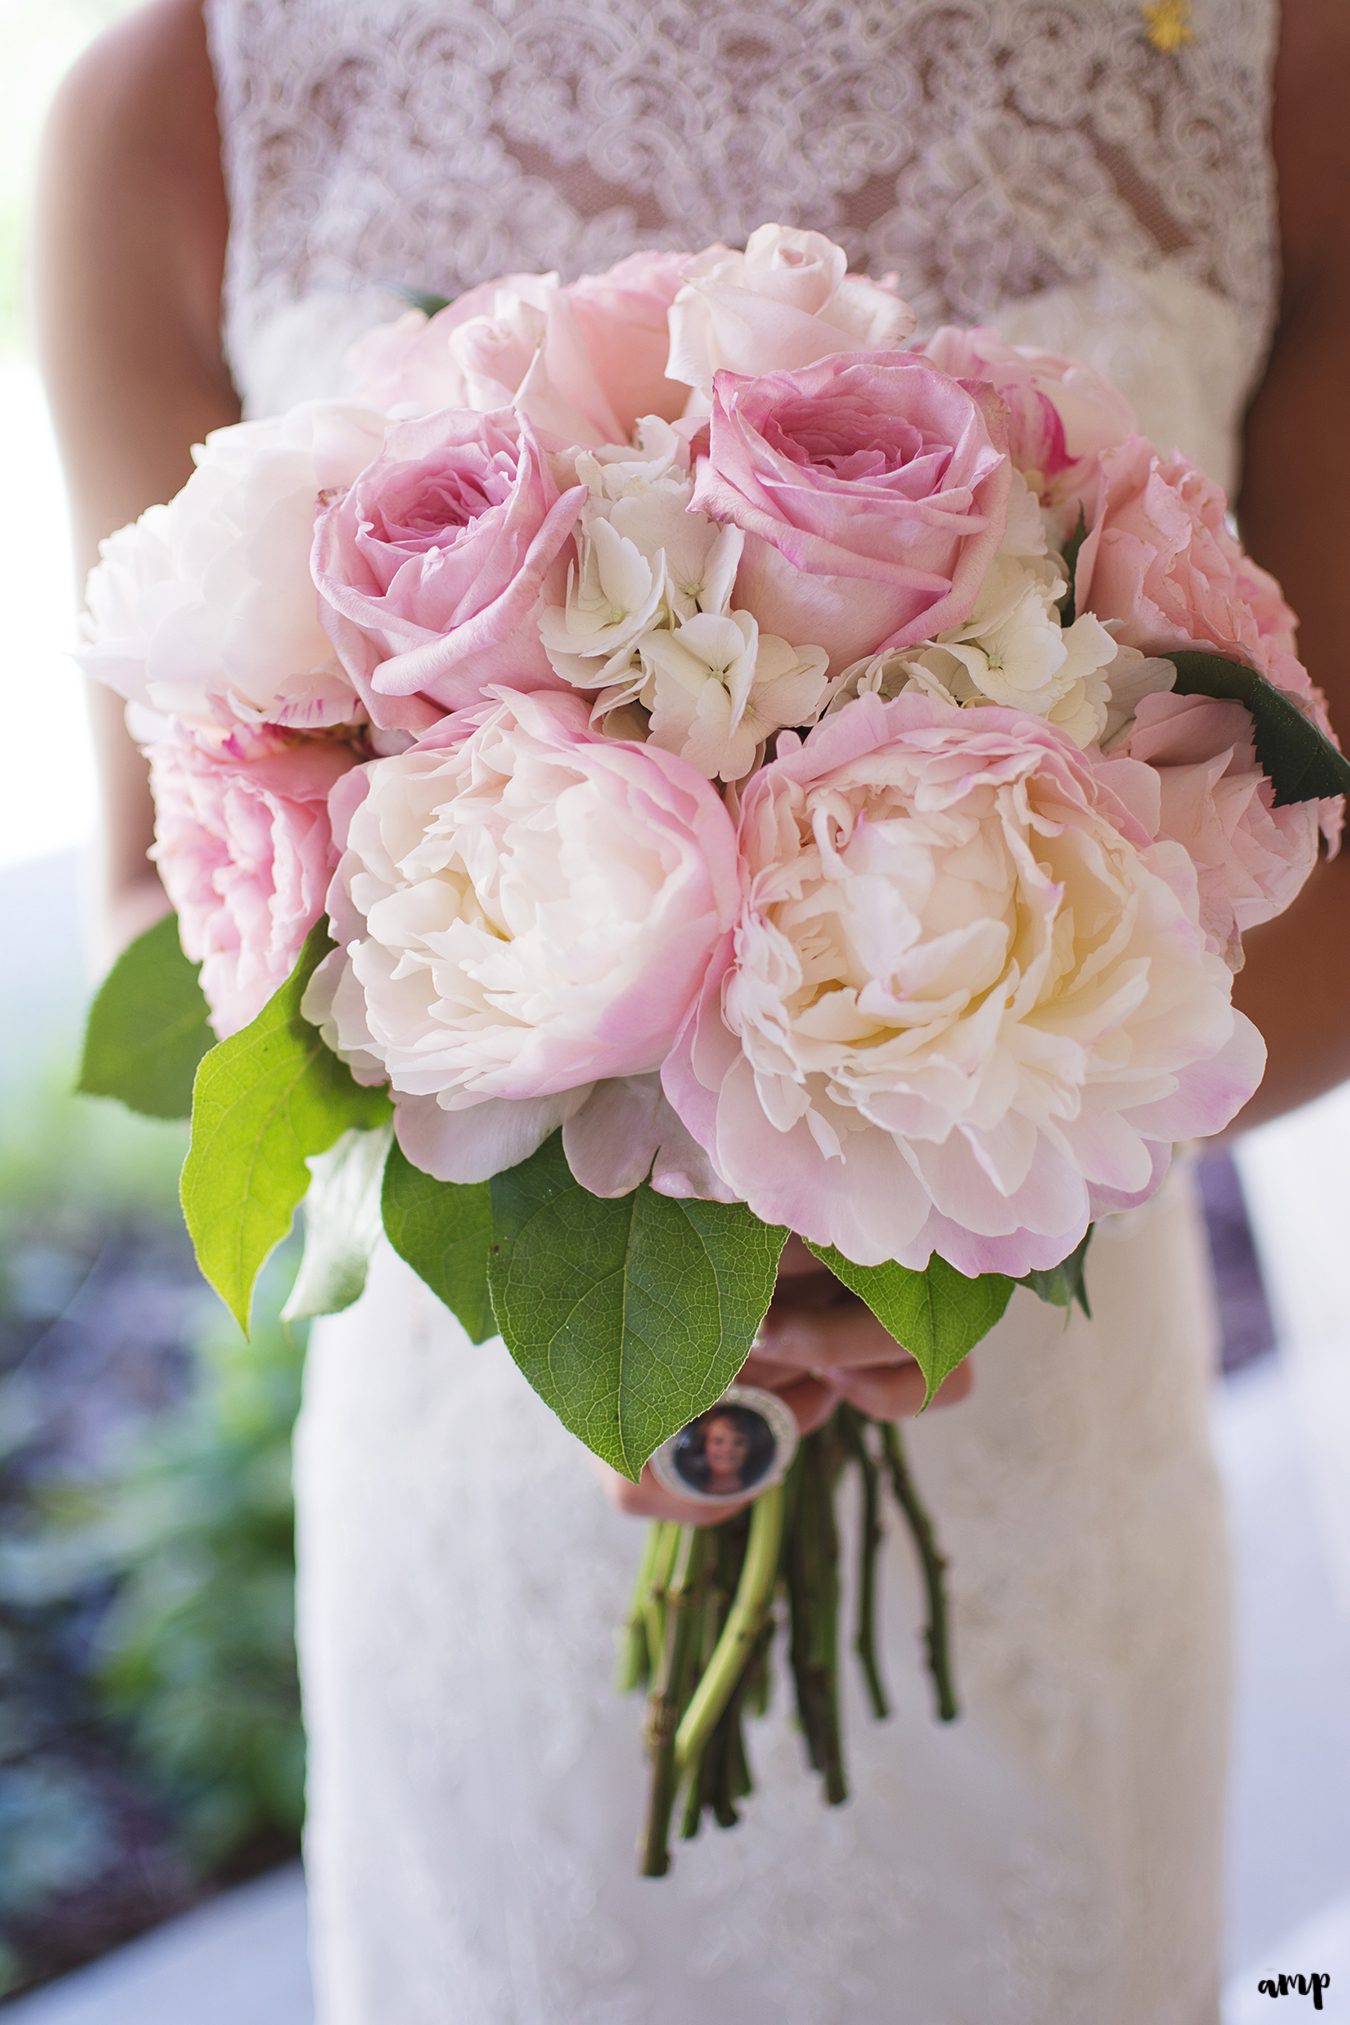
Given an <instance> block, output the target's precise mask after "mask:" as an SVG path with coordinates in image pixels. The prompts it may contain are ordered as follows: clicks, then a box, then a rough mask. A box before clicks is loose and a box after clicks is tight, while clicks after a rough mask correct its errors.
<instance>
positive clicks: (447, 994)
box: [304, 690, 739, 1185]
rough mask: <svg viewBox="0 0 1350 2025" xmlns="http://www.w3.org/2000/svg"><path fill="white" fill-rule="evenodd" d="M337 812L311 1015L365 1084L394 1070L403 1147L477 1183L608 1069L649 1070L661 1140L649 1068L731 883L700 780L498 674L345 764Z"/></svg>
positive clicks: (728, 848) (677, 1016) (729, 902)
mask: <svg viewBox="0 0 1350 2025" xmlns="http://www.w3.org/2000/svg"><path fill="white" fill-rule="evenodd" d="M332 813H333V822H334V832H335V837H336V840H337V844H338V848H339V850H340V852H341V858H340V862H339V865H338V871H337V874H336V877H335V878H334V880H333V883H332V886H331V888H330V890H329V895H328V909H329V914H330V916H331V919H332V924H333V933H334V936H335V938H336V939H337V942H338V945H339V947H338V948H337V949H336V950H334V951H333V953H332V954H331V955H330V956H328V957H327V958H325V960H324V962H323V963H322V964H321V965H320V966H319V968H318V970H317V971H316V972H315V974H314V977H313V979H312V980H311V983H310V986H309V989H308V991H307V993H306V996H305V1002H304V1011H305V1015H306V1017H307V1018H309V1019H311V1020H313V1021H314V1022H315V1024H316V1025H318V1026H320V1027H321V1028H322V1031H323V1035H324V1038H325V1040H326V1041H327V1042H328V1044H329V1046H330V1047H332V1048H334V1049H335V1050H336V1051H337V1052H338V1053H339V1054H341V1055H342V1056H343V1058H344V1059H345V1060H347V1061H348V1062H349V1063H350V1064H351V1066H352V1068H353V1070H354V1072H355V1073H356V1074H357V1075H358V1076H359V1077H360V1078H361V1079H362V1080H364V1081H371V1082H381V1081H385V1080H387V1081H388V1082H389V1084H390V1085H391V1088H392V1091H393V1094H394V1100H395V1106H396V1114H397V1129H398V1135H399V1140H400V1143H401V1144H402V1146H403V1149H404V1151H405V1152H406V1153H407V1155H408V1157H409V1159H411V1160H413V1161H415V1162H416V1163H417V1165H418V1166H420V1167H423V1168H425V1169H426V1171H427V1172H428V1173H431V1174H436V1175H439V1176H440V1177H441V1179H442V1180H447V1181H479V1180H484V1179H486V1178H487V1177H489V1176H490V1175H492V1174H495V1173H497V1172H499V1171H500V1170H501V1169H502V1168H504V1167H510V1166H513V1165H514V1164H515V1163H516V1162H517V1161H520V1160H523V1159H525V1158H526V1157H527V1156H528V1155H529V1154H530V1153H532V1152H533V1151H534V1149H535V1148H536V1147H537V1146H539V1145H540V1144H541V1143H542V1141H543V1140H544V1139H545V1138H547V1136H548V1135H549V1133H550V1132H552V1131H553V1130H554V1129H555V1128H556V1127H557V1126H558V1125H560V1124H563V1123H564V1122H565V1121H569V1120H572V1119H574V1118H575V1117H576V1115H577V1114H578V1113H579V1111H580V1109H581V1107H582V1106H583V1105H584V1104H585V1103H586V1101H587V1099H588V1097H589V1096H590V1094H591V1092H592V1088H593V1086H594V1085H596V1084H600V1083H604V1082H606V1081H608V1080H610V1079H615V1080H619V1081H624V1080H625V1079H638V1082H639V1085H640V1086H641V1087H640V1089H639V1091H638V1092H637V1095H638V1096H640V1095H641V1093H642V1091H643V1090H645V1091H646V1092H647V1096H646V1098H645V1099H644V1100H643V1102H642V1103H640V1104H639V1103H637V1102H636V1097H635V1105H636V1109H637V1110H638V1111H645V1113H646V1114H647V1116H646V1123H645V1125H644V1126H643V1130H644V1131H648V1130H649V1131H653V1132H655V1133H656V1135H657V1137H658V1138H659V1137H660V1133H661V1126H660V1122H659V1120H655V1119H654V1118H653V1117H652V1116H651V1115H650V1114H651V1112H652V1106H653V1103H654V1102H655V1093H654V1091H653V1090H650V1089H648V1086H647V1085H646V1084H645V1083H642V1079H644V1078H648V1077H650V1076H651V1075H652V1074H653V1072H654V1071H656V1070H657V1069H659V1068H660V1066H661V1064H662V1062H663V1061H664V1060H665V1057H666V1055H667V1054H668V1053H669V1051H670V1047H671V1044H672V1042H673V1040H674V1037H675V1034H676V1032H677V1031H678V1029H679V1027H680V1024H681V1022H682V1021H683V1019H684V1017H685V1014H686V1013H687V1011H688V1009H689V1007H690V1004H691V1003H692V1000H693V997H694V995H695V993H696V992H697V991H698V989H699V987H700V985H701V983H702V980H703V977H704V973H705V971H706V969H707V965H708V961H709V959H710V957H711V955H712V953H713V951H714V949H715V948H716V947H717V944H718V941H719V938H720V937H721V936H722V934H723V933H724V932H725V930H726V928H727V926H728V924H729V923H730V921H731V919H732V918H733V916H734V914H735V911H736V907H737V904H738V899H739V877H738V871H737V863H736V837H735V830H734V828H733V826H732V821H731V818H730V816H729V815H728V813H727V811H726V809H725V808H724V807H723V806H722V803H721V801H720V800H719V799H718V797H717V795H716V793H715V792H714V790H713V789H712V788H710V787H709V786H708V784H707V782H706V781H704V780H702V779H700V778H699V776H698V775H697V774H696V773H695V772H694V771H693V770H692V768H690V767H687V766H684V765H682V764H681V762H680V761H679V760H678V759H675V758H673V757H672V756H671V755H670V754H669V753H666V752H662V751H659V750H657V749H656V748H655V747H652V746H641V745H631V744H623V743H620V742H619V741H617V740H613V739H609V738H604V737H598V736H597V735H596V734H595V733H593V732H592V731H591V730H590V728H589V725H588V722H587V709H586V705H585V703H584V701H583V699H582V698H580V697H578V696H569V695H566V694H563V693H538V694H535V695H515V694H511V693H510V692H508V691H505V690H503V691H501V692H499V697H498V700H497V702H496V703H495V704H494V705H491V706H489V707H487V708H484V709H483V710H481V711H479V712H476V713H474V714H473V717H472V718H471V719H469V720H467V721H466V720H465V719H464V718H460V719H458V720H448V721H447V722H446V723H445V724H443V725H440V726H438V727H437V728H436V729H435V730H434V731H432V732H431V733H429V734H428V735H427V737H426V738H424V739H423V740H422V741H420V742H419V744H417V745H416V746H414V747H412V748H411V749H410V750H408V751H407V752H404V753H400V754H397V755H395V756H393V757H391V758H389V759H384V760H378V761H376V762H374V763H373V764H372V765H369V766H366V767H364V768H361V769H360V770H358V772H357V773H355V774H352V775H349V776H348V777H347V778H346V779H345V780H343V781H342V782H341V783H340V784H339V787H338V790H337V791H336V793H335V794H334V797H333V802H332ZM673 1129H674V1128H673V1127H672V1128H671V1130H672V1132H673ZM674 1136H675V1138H678V1136H679V1135H678V1134H677V1133H676V1134H674ZM591 1151H592V1159H593V1160H594V1159H595V1158H598V1155H597V1154H596V1150H595V1149H594V1148H592V1150H591ZM590 1165H591V1163H589V1162H588V1171H590ZM630 1185H631V1184H630Z"/></svg>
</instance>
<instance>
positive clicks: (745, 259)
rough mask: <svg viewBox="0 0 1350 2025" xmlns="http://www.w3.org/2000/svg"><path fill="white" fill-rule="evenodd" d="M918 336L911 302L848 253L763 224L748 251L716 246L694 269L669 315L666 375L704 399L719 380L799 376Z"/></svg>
mask: <svg viewBox="0 0 1350 2025" xmlns="http://www.w3.org/2000/svg"><path fill="white" fill-rule="evenodd" d="M913 329H914V312H913V310H912V309H911V308H910V306H909V304H908V303H907V302H904V301H902V300H901V298H900V296H899V295H898V294H897V293H896V291H895V289H894V288H893V287H891V286H890V285H889V284H883V283H881V282H876V281H869V280H867V278H866V277H865V276H864V275H861V274H850V273H849V272H848V257H847V255H846V254H845V252H844V249H843V247H842V246H836V245H835V243H834V241H833V240H831V239H827V238H826V237H825V236H824V234H823V233H821V232H800V231H797V230H796V229H795V228H794V227H792V226H788V225H761V226H760V227H759V230H758V231H757V232H752V233H751V235H750V238H749V239H748V240H747V242H746V247H745V251H744V253H736V252H733V251H732V250H731V249H730V248H729V247H726V246H711V247H709V248H708V250H707V251H706V252H705V253H701V254H698V255H697V256H696V257H695V258H694V259H693V260H691V261H690V262H689V264H688V276H687V279H686V281H685V283H684V286H683V287H682V288H681V290H680V292H679V294H678V295H677V296H676V298H675V303H674V307H673V308H672V310H671V312H670V364H669V366H668V368H667V370H668V372H669V373H670V376H671V378H672V379H673V380H683V381H684V382H685V383H686V384H687V385H688V386H691V387H694V388H696V389H698V390H699V391H700V392H703V393H706V392H707V391H708V389H709V388H710V387H711V386H712V383H713V376H714V374H716V373H719V372H723V371H726V372H732V373H749V374H757V373H770V372H791V371H793V370H795V369H796V368H797V367H799V366H809V365H811V364H813V363H814V362H815V360H817V359H823V358H829V357H832V356H833V355H834V354H836V353H839V352H873V351H881V350H883V349H884V348H885V347H886V346H888V345H901V344H903V343H904V341H905V339H906V338H907V337H909V335H910V334H911V332H912V331H913Z"/></svg>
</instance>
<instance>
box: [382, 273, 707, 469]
mask: <svg viewBox="0 0 1350 2025" xmlns="http://www.w3.org/2000/svg"><path fill="white" fill-rule="evenodd" d="M685 265H686V262H685V258H684V256H683V255H681V254H675V253H635V254H632V255H630V257H629V258H628V259H627V260H621V261H620V262H619V263H618V265H617V266H615V267H611V268H609V269H608V270H607V271H606V272H605V273H603V274H584V275H582V276H581V278H580V279H579V280H577V281H574V282H571V283H569V284H568V285H566V286H562V285H560V284H559V281H558V277H557V276H556V275H555V274H511V275H507V276H505V277H504V278H503V279H502V280H500V281H485V282H482V283H480V285H479V286H478V287H477V288H471V289H470V290H469V292H468V293H467V295H462V296H461V297H460V298H459V300H458V301H457V302H453V303H451V304H450V305H449V306H448V307H447V308H445V309H442V310H438V311H437V313H436V315H435V316H432V317H429V318H428V317H425V316H423V315H422V314H421V313H420V312H418V311H410V312H409V313H408V314H407V315H406V316H403V317H400V318H399V319H398V320H397V321H396V322H395V323H392V324H385V325H383V326H381V327H380V328H379V329H378V330H375V331H372V332H370V333H369V335H368V336H367V337H365V338H363V339H362V340H361V341H360V343H359V344H358V345H357V346H356V347H355V349H354V352H353V360H352V363H353V370H354V373H355V377H356V380H357V384H358V386H359V388H360V391H361V394H362V397H363V398H365V399H367V400H372V401H376V402H378V403H379V404H380V405H381V406H384V407H399V408H402V409H404V410H407V411H411V410H416V411H418V412H420V413H424V414H425V413H428V412H430V411H432V410H434V409H439V408H474V409H477V410H479V411H481V412H490V411H492V410H494V409H497V408H506V407H513V408H515V410H516V412H517V413H518V414H520V415H523V416H524V417H525V418H526V420H527V421H529V422H530V423H532V424H533V426H534V427H535V428H536V429H537V430H538V431H539V433H540V434H541V435H542V436H543V437H544V438H545V439H546V440H547V441H548V442H549V444H550V446H551V447H554V448H557V449H565V448H568V447H570V446H573V445H582V446H585V447H587V448H592V449H594V448H597V447H599V446H600V445H601V444H604V443H624V442H627V440H628V438H629V436H630V435H631V434H632V431H633V427H634V425H635V423H636V422H637V421H638V420H639V418H640V417H642V416H645V415H660V416H662V417H664V418H665V419H666V420H668V421H671V420H674V418H675V417H676V416H677V415H678V414H679V413H680V412H681V410H682V408H683V407H684V404H685V401H686V400H687V399H688V390H687V388H685V387H681V386H677V385H676V384H675V383H674V382H673V381H671V380H668V379H667V378H666V354H667V351H668V349H669V333H668V331H667V326H666V317H667V312H668V311H669V308H670V305H671V302H672V301H673V300H674V297H675V294H676V291H677V290H678V288H679V286H680V283H681V281H682V280H683V278H684V270H685Z"/></svg>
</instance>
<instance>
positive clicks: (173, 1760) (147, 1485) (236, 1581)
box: [85, 1261, 304, 1865]
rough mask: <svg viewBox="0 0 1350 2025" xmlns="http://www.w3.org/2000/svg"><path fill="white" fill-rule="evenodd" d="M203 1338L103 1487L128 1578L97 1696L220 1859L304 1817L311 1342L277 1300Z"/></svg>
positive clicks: (106, 1540) (109, 1568) (202, 1860)
mask: <svg viewBox="0 0 1350 2025" xmlns="http://www.w3.org/2000/svg"><path fill="white" fill-rule="evenodd" d="M293 1263H294V1262H293V1261H292V1265H293ZM278 1291H279V1290H278ZM274 1313H275V1308H274V1307H273V1316H274ZM198 1354H199V1358H200V1360H201V1370H200V1375H199V1380H198V1383H197V1385H196V1386H195V1388H194V1390H193V1392H192V1395H191V1396H190V1398H189V1399H188V1400H187V1401H186V1402H185V1403H184V1405H183V1407H182V1408H180V1409H179V1411H178V1412H176V1413H174V1414H172V1415H170V1416H169V1417H168V1418H167V1419H166V1420H165V1421H164V1422H163V1423H161V1424H159V1425H157V1426H155V1427H154V1428H153V1429H152V1430H151V1432H150V1433H149V1434H148V1436H147V1437H146V1439H145V1441H144V1443H143V1444H141V1445H140V1446H139V1447H138V1451H137V1453H136V1455H135V1457H134V1458H133V1459H132V1461H131V1463H130V1465H129V1466H128V1467H127V1468H126V1469H125V1470H124V1471H123V1472H121V1473H120V1474H118V1475H117V1476H115V1477H113V1478H112V1479H111V1480H110V1481H109V1482H107V1483H106V1484H104V1485H103V1486H101V1487H100V1497H99V1499H98V1500H97V1504H98V1505H100V1506H101V1510H96V1512H95V1513H94V1514H93V1515H91V1517H90V1519H89V1520H88V1521H86V1528H85V1533H86V1537H88V1538H90V1539H91V1541H92V1542H93V1543H94V1545H95V1554H96V1556H97V1558H98V1559H100V1560H101V1561H102V1563H103V1571H104V1572H105V1574H106V1575H107V1576H109V1577H110V1578H111V1580H112V1581H113V1582H114V1583H115V1585H116V1586H115V1594H114V1599H113V1601H112V1603H111V1605H110V1607H109V1609H108V1613H107V1615H106V1617H105V1618H104V1620H103V1624H102V1626H101V1628H100V1632H99V1638H98V1661H97V1672H96V1681H97V1686H98V1690H99V1697H100V1701H101V1703H102V1705H103V1706H104V1708H106V1709H107V1710H108V1711H109V1712H110V1713H111V1714H113V1715H114V1716H116V1717H119V1718H121V1719H122V1720H123V1722H124V1723H125V1725H126V1732H127V1737H128V1742H129V1746H130V1749H131V1751H132V1753H133V1755H134V1756H135V1758H136V1759H137V1760H138V1762H139V1763H141V1764H142V1765H144V1766H145V1767H146V1769H147V1771H148V1772H149V1773H150V1774H151V1775H152V1777H153V1779H154V1782H155V1785H156V1787H157V1789H158V1791H159V1792H160V1793H161V1794H162V1795H163V1797H164V1798H165V1799H166V1801H167V1802H168V1803H169V1804H170V1805H171V1807H172V1811H173V1814H174V1817H175V1820H176V1821H177V1823H178V1825H179V1829H180V1833H181V1835H182V1837H183V1838H184V1840H185V1842H186V1845H187V1847H188V1850H189V1853H190V1854H191V1856H192V1857H193V1859H194V1860H195V1861H196V1862H198V1863H199V1864H203V1865H213V1864H218V1863H220V1862H221V1861H223V1860H224V1859H226V1858H229V1857H232V1856H233V1855H234V1854H235V1852H236V1851H237V1850H238V1849H240V1848H241V1847H243V1846H244V1845H245V1844H246V1843H247V1842H248V1841H249V1840H250V1839H251V1838H252V1837H254V1836H255V1835H257V1834H259V1833H260V1832H262V1831H267V1830H275V1831H279V1832H281V1833H283V1834H286V1835H289V1836H295V1835H297V1834H298V1833H299V1827H300V1816H301V1807H302V1799H303V1778H304V1752H303V1746H302V1742H301V1734H300V1712H299V1699H298V1693H297V1688H296V1675H295V1658H294V1639H295V1632H294V1612H293V1602H294V1546H293V1511H292V1502H291V1458H290V1430H291V1426H292V1423H293V1422H294V1419H295V1414H296V1409H297V1407H298V1405H299V1383H300V1353H299V1347H298V1343H297V1340H296V1337H295V1335H294V1333H293V1332H292V1331H291V1330H289V1329H287V1328H285V1327H283V1326H282V1325H280V1324H278V1323H277V1322H276V1321H275V1319H274V1318H269V1319H267V1320H265V1321H264V1322H263V1323H262V1325H261V1326H257V1327H255V1329H254V1333H253V1336H252V1338H251V1340H250V1341H249V1342H248V1343H244V1342H243V1341H242V1339H241V1338H240V1337H239V1335H238V1333H237V1331H235V1330H233V1329H232V1328H230V1327H229V1325H228V1324H224V1323H222V1324H221V1325H220V1326H219V1327H218V1328H217V1329H215V1330H214V1331H213V1332H212V1333H210V1334H209V1335H208V1336H207V1337H206V1338H205V1340H204V1341H203V1342H202V1344H201V1345H200V1346H199V1353H198Z"/></svg>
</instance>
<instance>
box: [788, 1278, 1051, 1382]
mask: <svg viewBox="0 0 1350 2025" xmlns="http://www.w3.org/2000/svg"><path fill="white" fill-rule="evenodd" d="M808 1249H809V1250H811V1251H813V1252H814V1253H815V1255H816V1257H817V1258H818V1259H819V1260H820V1262H821V1264H822V1265H826V1266H828V1267H829V1269H830V1271H831V1272H832V1273H833V1274H834V1276H835V1278H836V1279H837V1280H840V1281H842V1283H843V1284H844V1286H846V1287H847V1288H848V1289H849V1291H850V1292H851V1293H854V1294H857V1295H858V1297H859V1299H860V1300H863V1301H866V1303H867V1305H868V1307H869V1308H870V1309H871V1310H872V1313H873V1314H874V1315H875V1316H876V1318H877V1320H878V1322H880V1323H881V1325H882V1327H883V1328H884V1329H887V1330H889V1332H890V1334H891V1335H892V1336H894V1338H895V1340H896V1342H897V1343H899V1344H900V1345H901V1346H902V1347H903V1348H904V1349H906V1350H908V1352H909V1354H910V1356H911V1357H912V1358H913V1359H914V1361H915V1363H916V1364H917V1365H918V1367H919V1369H920V1370H921V1371H922V1373H923V1375H924V1378H925V1380H926V1382H927V1386H928V1390H927V1392H926V1393H925V1394H924V1402H923V1403H924V1405H925V1406H927V1404H928V1402H929V1400H930V1399H931V1398H932V1397H933V1394H934V1393H935V1392H936V1391H937V1389H938V1387H939V1385H941V1383H942V1381H943V1379H944V1378H949V1377H950V1376H951V1374H952V1372H953V1371H955V1369H956V1367H957V1365H958V1364H959V1363H960V1362H961V1361H962V1359H963V1358H964V1357H965V1356H966V1355H967V1353H968V1352H969V1351H971V1350H973V1349H974V1347H975V1345H976V1344H977V1343H978V1342H979V1340H980V1338H981V1336H987V1335H988V1333H989V1331H990V1330H991V1329H992V1328H993V1326H994V1324H995V1322H997V1320H998V1319H999V1316H1000V1315H1001V1314H1002V1313H1003V1310H1004V1309H1005V1308H1006V1307H1007V1305H1008V1303H1009V1301H1010V1300H1011V1299H1012V1290H1013V1282H1012V1281H1011V1280H1008V1279H1005V1278H1004V1277H1003V1275H1002V1273H983V1274H981V1276H980V1277H979V1279H976V1280H968V1279H967V1278H966V1276H965V1274H964V1273H958V1272H957V1270H956V1267H955V1266H949V1265H948V1264H947V1261H946V1260H945V1259H940V1258H939V1257H938V1256H937V1254H936V1253H934V1254H933V1257H932V1258H931V1259H930V1260H929V1262H928V1264H927V1266H926V1267H925V1268H924V1270H923V1271H922V1272H918V1271H916V1270H914V1269H913V1268H911V1267H909V1266H897V1265H886V1266H857V1265H854V1263H853V1261H852V1259H846V1258H845V1257H844V1254H843V1253H842V1252H837V1251H835V1250H834V1248H833V1246H831V1245H813V1244H811V1243H810V1241H809V1240H808Z"/></svg>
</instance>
